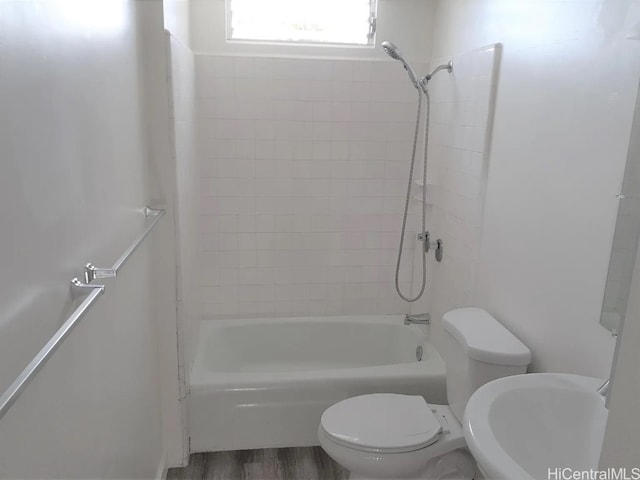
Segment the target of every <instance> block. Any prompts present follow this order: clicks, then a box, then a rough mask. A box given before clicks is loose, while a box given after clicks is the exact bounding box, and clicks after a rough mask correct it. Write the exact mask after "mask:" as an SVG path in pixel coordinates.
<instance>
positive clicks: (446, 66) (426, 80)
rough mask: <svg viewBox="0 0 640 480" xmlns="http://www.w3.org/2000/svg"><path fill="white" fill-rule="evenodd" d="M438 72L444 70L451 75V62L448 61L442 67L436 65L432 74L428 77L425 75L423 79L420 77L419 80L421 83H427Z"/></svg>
mask: <svg viewBox="0 0 640 480" xmlns="http://www.w3.org/2000/svg"><path fill="white" fill-rule="evenodd" d="M440 70H446V71H447V72H449V73H451V72H453V62H452V61H449V63H447V64H444V65H438V66H437V67H436V68H435V69H434V70H433V72H431V73H430V74H429V75H425V76H424V77H422V78H421V79H420V81H421V83H422V82H423V81H424V82H425V84H426V82H428V81H429V80H431V79H432V78H433V76H434V75H435V74H436V73H438V72H439V71H440Z"/></svg>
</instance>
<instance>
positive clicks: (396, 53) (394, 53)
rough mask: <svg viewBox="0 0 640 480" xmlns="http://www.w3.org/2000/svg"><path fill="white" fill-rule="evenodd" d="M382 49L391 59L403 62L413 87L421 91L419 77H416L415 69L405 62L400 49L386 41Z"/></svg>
mask: <svg viewBox="0 0 640 480" xmlns="http://www.w3.org/2000/svg"><path fill="white" fill-rule="evenodd" d="M382 48H383V49H384V51H385V53H386V54H387V55H389V56H390V57H391V58H393V59H394V60H399V61H400V62H402V65H403V66H404V69H405V70H406V71H407V73H408V74H409V78H410V79H411V82H412V83H413V86H414V87H416V88H417V89H420V86H419V85H418V77H416V72H414V71H413V68H411V66H410V65H409V64H408V63H407V62H406V61H405V59H404V57H403V56H402V53H400V49H399V48H398V47H396V46H395V45H394V44H393V43H391V42H388V41H386V40H385V41H384V42H382Z"/></svg>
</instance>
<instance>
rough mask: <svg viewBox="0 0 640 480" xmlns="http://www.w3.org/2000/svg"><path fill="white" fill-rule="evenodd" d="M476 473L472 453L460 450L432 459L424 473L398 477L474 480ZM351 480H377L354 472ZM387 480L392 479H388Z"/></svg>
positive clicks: (350, 476) (421, 479)
mask: <svg viewBox="0 0 640 480" xmlns="http://www.w3.org/2000/svg"><path fill="white" fill-rule="evenodd" d="M475 472H476V462H475V460H474V459H473V457H472V456H471V453H469V451H468V450H466V449H458V450H454V451H452V452H449V453H445V454H444V455H440V456H439V457H436V458H432V459H431V460H430V461H429V463H428V464H427V466H426V467H425V469H424V470H423V471H422V472H420V473H417V474H414V475H411V476H409V477H398V480H400V479H403V480H404V479H408V480H409V479H413V480H473V478H474V475H475ZM385 478H386V477H385ZM349 480H375V478H374V477H367V476H362V475H359V474H358V473H355V472H352V473H351V474H350V475H349ZM387 480H392V479H389V478H387ZM393 480H395V479H393Z"/></svg>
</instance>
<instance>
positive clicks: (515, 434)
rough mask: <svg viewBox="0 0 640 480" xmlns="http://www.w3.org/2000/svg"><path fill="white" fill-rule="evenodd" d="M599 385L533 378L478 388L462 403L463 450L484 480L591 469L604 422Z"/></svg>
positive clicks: (550, 376)
mask: <svg viewBox="0 0 640 480" xmlns="http://www.w3.org/2000/svg"><path fill="white" fill-rule="evenodd" d="M602 382H603V380H602V379H598V378H591V377H582V376H579V375H568V374H557V373H536V374H528V375H515V376H512V377H505V378H501V379H499V380H495V381H493V382H490V383H487V384H486V385H484V386H482V387H481V388H479V389H478V390H477V391H476V392H475V393H474V394H473V395H472V396H471V398H470V399H469V402H468V403H467V408H466V410H465V416H464V422H463V423H464V436H465V439H466V440H467V445H468V446H469V449H470V450H471V453H472V454H473V456H474V457H475V459H476V461H477V462H478V466H479V467H480V470H481V471H482V473H483V474H484V475H485V477H486V478H487V479H491V480H502V479H509V480H513V479H518V480H527V479H536V480H537V479H547V478H549V476H548V471H549V470H548V469H550V468H551V469H553V470H555V469H556V468H567V467H568V468H571V469H574V470H589V469H591V468H594V469H595V468H597V466H598V459H599V457H600V449H601V448H602V441H603V438H604V430H605V426H606V422H607V409H606V408H605V406H604V398H602V396H601V395H600V394H599V393H598V392H597V391H596V389H597V388H598V387H599V386H600V385H601V384H602ZM551 478H554V477H553V476H552V477H551ZM558 478H559V477H558Z"/></svg>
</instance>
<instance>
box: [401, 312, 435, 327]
mask: <svg viewBox="0 0 640 480" xmlns="http://www.w3.org/2000/svg"><path fill="white" fill-rule="evenodd" d="M404 324H405V325H431V314H430V313H414V314H411V313H407V314H406V315H405V316H404Z"/></svg>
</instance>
